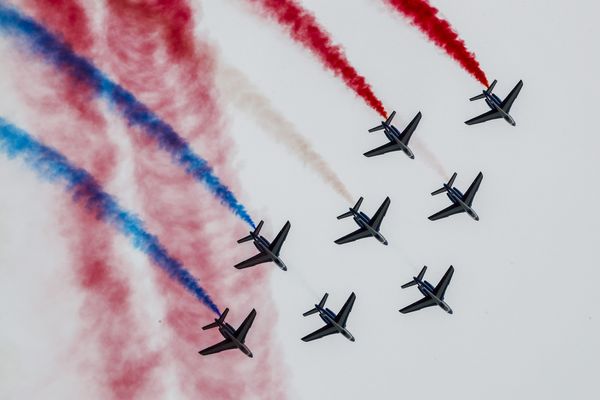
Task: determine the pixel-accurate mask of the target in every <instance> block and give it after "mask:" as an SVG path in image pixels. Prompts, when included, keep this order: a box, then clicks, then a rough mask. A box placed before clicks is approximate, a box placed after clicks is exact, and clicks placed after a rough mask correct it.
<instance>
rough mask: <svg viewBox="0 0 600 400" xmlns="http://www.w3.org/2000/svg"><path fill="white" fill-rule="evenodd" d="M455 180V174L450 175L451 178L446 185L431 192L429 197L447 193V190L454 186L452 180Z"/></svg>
mask: <svg viewBox="0 0 600 400" xmlns="http://www.w3.org/2000/svg"><path fill="white" fill-rule="evenodd" d="M455 179H456V172H455V173H453V174H452V178H450V180H449V181H448V183H447V184H446V185H444V186H443V187H441V188H439V189H438V190H434V191H433V192H431V195H432V196H435V195H436V194H440V193H444V192H447V191H448V188H451V187H452V185H454V180H455Z"/></svg>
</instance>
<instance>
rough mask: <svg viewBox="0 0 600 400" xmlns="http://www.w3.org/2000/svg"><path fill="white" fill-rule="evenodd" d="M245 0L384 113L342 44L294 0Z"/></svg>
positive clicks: (383, 114)
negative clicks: (332, 39) (332, 38)
mask: <svg viewBox="0 0 600 400" xmlns="http://www.w3.org/2000/svg"><path fill="white" fill-rule="evenodd" d="M248 1H250V2H251V3H254V4H256V5H257V6H259V7H260V8H261V9H262V10H263V12H264V13H265V14H266V15H267V16H268V17H270V18H272V19H274V20H276V21H277V22H278V23H279V24H280V25H283V26H284V27H286V28H287V29H288V30H289V33H290V35H291V36H292V38H293V39H294V40H296V41H297V42H299V43H301V44H302V45H304V46H305V47H306V48H308V49H309V50H310V51H312V52H313V53H314V54H315V55H316V56H317V57H319V58H320V59H321V61H322V62H323V64H324V65H325V66H326V67H327V68H329V69H330V70H332V71H333V73H334V74H335V75H338V76H341V77H342V79H343V80H344V82H345V83H346V85H347V86H348V87H349V88H350V89H352V90H353V91H354V92H355V93H356V94H358V95H359V96H360V97H361V98H362V99H363V100H364V101H365V102H366V103H367V104H368V105H369V107H371V108H372V109H374V110H375V111H377V112H378V113H379V115H381V116H382V117H383V118H386V117H387V114H386V112H385V108H384V107H383V104H382V103H381V100H379V99H378V98H377V97H376V96H375V94H374V93H373V90H372V89H371V87H370V86H369V84H367V82H366V79H365V78H364V77H363V76H361V75H359V74H358V72H357V71H356V69H354V67H353V66H352V65H351V64H350V62H349V61H348V59H347V58H346V55H345V54H344V51H343V50H342V48H341V47H340V46H338V45H334V44H333V43H332V41H331V38H330V37H329V33H328V32H327V31H326V30H325V29H324V28H323V27H322V26H320V25H319V23H318V22H317V20H316V18H315V17H314V16H313V15H312V14H311V13H310V12H309V11H307V10H305V9H304V8H302V6H301V5H300V4H298V3H297V2H296V0H248Z"/></svg>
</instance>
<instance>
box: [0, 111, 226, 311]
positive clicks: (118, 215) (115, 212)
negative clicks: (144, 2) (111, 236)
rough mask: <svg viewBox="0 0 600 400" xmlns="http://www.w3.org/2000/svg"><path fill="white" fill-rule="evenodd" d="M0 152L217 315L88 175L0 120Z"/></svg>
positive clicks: (141, 226)
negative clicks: (61, 190)
mask: <svg viewBox="0 0 600 400" xmlns="http://www.w3.org/2000/svg"><path fill="white" fill-rule="evenodd" d="M0 150H2V151H3V152H5V153H6V154H7V155H8V157H9V158H15V157H17V156H20V157H21V158H23V159H24V160H25V162H26V163H27V164H28V165H29V166H30V167H32V168H33V169H34V170H35V171H36V172H37V173H38V174H39V175H40V176H41V177H42V178H44V179H46V180H48V181H51V182H61V183H64V184H65V185H66V189H67V190H68V191H69V192H71V193H72V194H73V200H74V201H75V202H79V201H82V202H84V203H85V206H86V209H87V210H88V211H89V212H90V213H91V214H95V216H96V217H97V218H98V219H101V220H103V221H106V222H107V223H109V224H111V225H113V226H114V227H115V228H117V230H118V231H120V232H121V233H122V234H124V235H125V236H126V237H128V238H129V239H130V240H131V242H132V243H133V245H134V246H135V247H136V248H138V249H139V250H141V251H142V252H144V253H146V254H147V255H148V256H149V257H150V258H151V259H152V261H154V263H155V264H156V265H157V266H159V267H160V268H161V269H163V270H164V271H165V272H166V273H167V274H168V275H169V276H170V277H171V278H172V279H173V280H175V281H177V282H179V284H180V285H182V286H183V287H184V288H185V289H187V290H188V291H189V292H190V293H192V294H193V295H194V296H195V297H196V298H197V299H198V300H200V302H202V303H203V304H204V305H206V306H207V307H208V308H210V309H211V310H212V311H214V312H215V313H216V314H220V312H219V308H218V307H217V306H216V305H215V304H214V303H213V301H212V300H211V298H210V297H209V296H208V294H207V293H206V292H205V291H204V289H202V288H201V287H200V286H199V285H198V283H197V281H196V279H195V278H194V277H193V276H192V275H191V274H190V273H189V272H188V271H187V270H186V269H185V268H184V267H183V265H181V263H180V262H179V261H177V260H175V259H174V258H172V257H171V256H170V255H169V254H168V252H167V250H166V249H165V248H164V247H163V246H162V244H161V243H160V242H159V240H158V238H157V237H156V236H153V235H151V234H150V233H148V232H147V231H146V230H145V228H144V224H143V222H142V221H141V220H140V219H139V218H138V217H137V216H135V215H133V214H131V213H129V212H127V211H126V210H124V209H122V208H121V207H120V206H119V204H118V203H117V201H116V200H115V199H114V198H113V197H112V196H110V195H109V194H108V193H106V192H104V191H103V190H102V188H101V187H100V185H99V184H98V183H97V182H96V180H95V179H94V178H93V177H92V176H91V175H90V174H89V173H88V172H86V171H85V170H83V169H80V168H77V167H74V166H73V165H71V164H70V163H69V161H68V160H67V159H66V158H65V157H64V156H62V155H61V154H60V153H58V152H57V151H56V150H54V149H52V148H50V147H47V146H45V145H43V144H41V143H40V142H38V141H36V140H35V139H34V138H33V137H31V136H29V135H28V134H27V133H26V132H24V131H22V130H20V129H18V128H17V127H15V126H14V125H11V124H9V123H8V122H7V121H6V120H4V119H3V118H0Z"/></svg>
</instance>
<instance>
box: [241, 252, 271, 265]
mask: <svg viewBox="0 0 600 400" xmlns="http://www.w3.org/2000/svg"><path fill="white" fill-rule="evenodd" d="M268 261H272V260H271V257H269V255H268V254H265V253H258V254H257V255H255V256H254V257H250V258H249V259H247V260H245V261H242V262H240V263H237V264H235V265H234V267H235V268H237V269H244V268H248V267H254V266H255V265H258V264H262V263H265V262H268Z"/></svg>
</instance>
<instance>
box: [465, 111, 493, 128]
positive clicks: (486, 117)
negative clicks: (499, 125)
mask: <svg viewBox="0 0 600 400" xmlns="http://www.w3.org/2000/svg"><path fill="white" fill-rule="evenodd" d="M497 118H502V114H500V112H498V111H496V110H490V111H488V112H486V113H484V114H481V115H479V116H477V117H475V118H471V119H470V120H468V121H465V124H467V125H475V124H480V123H482V122H485V121H489V120H490V119H497Z"/></svg>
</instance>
